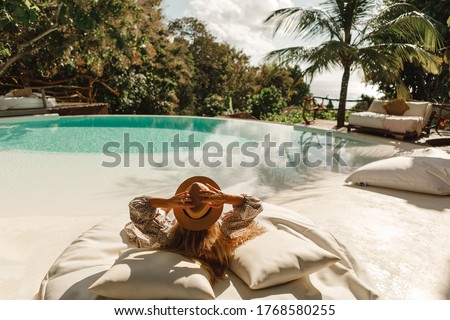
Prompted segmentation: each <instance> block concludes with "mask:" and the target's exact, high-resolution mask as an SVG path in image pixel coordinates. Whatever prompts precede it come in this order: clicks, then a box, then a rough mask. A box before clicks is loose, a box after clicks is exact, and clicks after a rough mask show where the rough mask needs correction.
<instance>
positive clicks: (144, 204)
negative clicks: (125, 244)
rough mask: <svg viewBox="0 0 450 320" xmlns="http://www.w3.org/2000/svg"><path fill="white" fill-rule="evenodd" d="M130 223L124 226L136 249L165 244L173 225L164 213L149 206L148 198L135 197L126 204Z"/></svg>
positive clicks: (157, 246)
mask: <svg viewBox="0 0 450 320" xmlns="http://www.w3.org/2000/svg"><path fill="white" fill-rule="evenodd" d="M128 207H129V210H130V219H131V222H129V223H128V224H126V225H125V232H126V234H127V235H128V237H129V239H130V241H132V242H134V243H136V245H137V246H138V247H143V248H154V249H156V248H160V247H163V246H165V245H166V244H167V241H168V231H169V230H170V227H171V226H172V224H173V221H171V220H170V219H169V218H168V217H167V215H166V214H165V212H164V211H163V210H162V209H159V208H153V207H152V206H151V205H150V201H149V197H146V196H141V197H136V198H134V199H133V200H131V202H130V203H129V204H128Z"/></svg>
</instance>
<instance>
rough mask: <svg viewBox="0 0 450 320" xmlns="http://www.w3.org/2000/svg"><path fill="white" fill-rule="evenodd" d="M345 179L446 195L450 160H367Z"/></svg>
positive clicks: (403, 158)
mask: <svg viewBox="0 0 450 320" xmlns="http://www.w3.org/2000/svg"><path fill="white" fill-rule="evenodd" d="M345 182H353V183H356V184H362V185H369V186H377V187H386V188H393V189H400V190H407V191H415V192H422V193H430V194H437V195H448V194H450V159H444V158H432V157H394V158H389V159H384V160H379V161H375V162H372V163H369V164H367V165H365V166H363V167H361V168H359V169H357V170H356V171H355V172H353V173H352V174H351V175H350V176H349V177H348V178H347V179H346V180H345Z"/></svg>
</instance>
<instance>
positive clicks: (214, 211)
mask: <svg viewBox="0 0 450 320" xmlns="http://www.w3.org/2000/svg"><path fill="white" fill-rule="evenodd" d="M194 182H199V183H202V184H205V185H206V184H209V185H211V186H213V187H214V188H216V189H218V190H220V187H219V185H218V184H217V183H216V182H214V180H212V179H210V178H208V177H204V176H195V177H191V178H189V179H186V180H185V181H183V182H182V183H181V184H180V186H179V187H178V189H177V191H176V192H175V194H179V193H181V192H184V191H186V189H187V188H189V187H190V186H191V185H192V184H193V183H194ZM222 211H223V206H220V207H218V208H214V207H209V209H208V211H207V212H206V213H205V214H204V215H203V216H202V217H201V218H198V219H194V218H192V217H191V216H190V215H189V213H188V212H186V210H184V209H182V208H174V209H173V212H174V215H175V218H176V219H177V221H178V223H179V224H180V225H181V226H183V227H184V228H186V229H188V230H192V231H200V230H205V229H208V228H209V227H210V226H212V225H213V224H214V223H215V222H216V221H217V220H218V219H219V218H220V215H221V214H222Z"/></svg>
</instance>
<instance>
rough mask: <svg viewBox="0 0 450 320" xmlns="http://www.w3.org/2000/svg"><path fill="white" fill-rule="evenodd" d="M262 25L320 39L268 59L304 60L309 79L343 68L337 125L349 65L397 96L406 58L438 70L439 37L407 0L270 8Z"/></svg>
mask: <svg viewBox="0 0 450 320" xmlns="http://www.w3.org/2000/svg"><path fill="white" fill-rule="evenodd" d="M264 23H266V24H271V25H273V26H274V35H275V34H276V33H277V32H279V31H284V33H285V34H287V35H292V36H294V37H295V38H301V39H302V40H304V41H308V40H315V41H319V42H320V44H318V45H317V46H315V47H306V46H296V47H289V48H284V49H280V50H276V51H272V52H270V53H269V54H268V55H267V56H266V59H267V60H277V61H278V62H279V63H286V64H292V63H299V62H306V64H307V65H308V67H307V68H306V69H305V74H307V75H310V76H311V77H313V76H314V74H316V73H318V72H321V71H324V70H331V69H333V68H335V67H340V68H343V69H344V73H343V75H342V82H341V91H340V96H339V108H338V116H337V127H343V126H344V123H345V102H346V99H347V90H348V83H349V79H350V73H351V71H352V70H353V69H355V68H360V69H362V71H363V74H364V78H365V81H366V82H372V83H374V82H377V81H380V80H382V81H384V82H385V83H386V82H388V83H391V84H394V85H396V89H397V94H398V96H399V97H401V96H405V95H406V91H407V88H405V87H404V86H402V85H401V83H400V82H399V81H400V80H399V79H400V77H399V73H400V71H401V70H402V69H403V62H404V61H414V62H419V63H420V64H421V65H422V66H423V67H424V69H425V70H426V71H427V72H438V69H439V65H440V63H441V61H440V59H438V57H437V56H436V55H435V54H434V53H436V52H437V50H438V48H439V47H440V46H441V43H442V39H441V38H442V37H441V35H440V34H439V32H438V31H437V29H436V28H435V27H434V25H433V23H432V21H431V20H430V19H429V18H428V17H426V16H425V15H423V14H422V13H420V12H418V11H416V10H415V8H414V7H413V6H411V5H409V4H405V3H398V4H394V5H390V6H382V5H381V4H380V3H379V1H374V0H324V1H323V3H322V4H321V5H320V7H319V8H310V9H304V8H300V7H293V8H285V9H280V10H277V11H274V12H272V14H270V15H269V16H268V17H267V18H266V20H265V21H264ZM405 89H406V91H405Z"/></svg>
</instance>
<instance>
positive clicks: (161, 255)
mask: <svg viewBox="0 0 450 320" xmlns="http://www.w3.org/2000/svg"><path fill="white" fill-rule="evenodd" d="M89 290H92V291H93V292H95V293H96V294H98V295H100V296H104V297H108V298H114V299H127V300H137V299H188V300H194V299H215V295H214V291H213V289H212V287H211V284H210V281H209V276H208V272H207V271H206V270H204V268H202V267H201V266H200V265H199V264H198V263H195V262H194V261H192V260H190V259H188V258H186V257H184V256H182V255H180V254H177V253H173V252H168V251H156V250H149V249H129V250H126V251H125V252H124V253H122V254H121V255H120V256H119V258H118V259H117V261H116V262H115V263H114V264H113V265H112V267H111V268H110V269H109V270H108V271H107V272H106V273H105V274H104V275H102V276H101V277H100V279H98V280H97V281H96V282H95V283H94V284H93V285H92V286H90V287H89Z"/></svg>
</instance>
